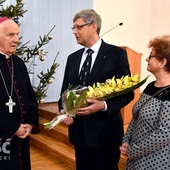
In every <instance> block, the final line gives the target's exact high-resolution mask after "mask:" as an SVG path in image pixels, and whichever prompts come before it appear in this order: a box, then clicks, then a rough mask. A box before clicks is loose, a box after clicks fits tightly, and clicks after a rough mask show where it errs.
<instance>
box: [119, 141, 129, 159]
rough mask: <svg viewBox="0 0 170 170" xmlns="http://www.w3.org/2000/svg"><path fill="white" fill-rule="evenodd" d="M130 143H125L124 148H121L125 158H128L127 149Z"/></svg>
mask: <svg viewBox="0 0 170 170" xmlns="http://www.w3.org/2000/svg"><path fill="white" fill-rule="evenodd" d="M128 145H129V144H128V143H127V142H125V143H123V144H122V146H120V152H121V154H122V155H123V156H124V157H125V158H128V155H127V147H128Z"/></svg>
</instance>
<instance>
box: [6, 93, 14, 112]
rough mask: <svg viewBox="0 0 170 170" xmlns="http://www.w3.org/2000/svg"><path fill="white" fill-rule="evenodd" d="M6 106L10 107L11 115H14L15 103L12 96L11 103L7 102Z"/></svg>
mask: <svg viewBox="0 0 170 170" xmlns="http://www.w3.org/2000/svg"><path fill="white" fill-rule="evenodd" d="M6 106H8V107H9V113H12V112H13V106H15V102H13V101H12V99H11V96H10V97H9V102H6Z"/></svg>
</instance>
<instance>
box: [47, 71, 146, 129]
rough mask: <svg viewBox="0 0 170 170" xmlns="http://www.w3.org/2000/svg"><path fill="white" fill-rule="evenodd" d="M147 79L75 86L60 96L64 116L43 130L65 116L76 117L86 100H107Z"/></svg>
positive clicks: (135, 78) (131, 78) (85, 104)
mask: <svg viewBox="0 0 170 170" xmlns="http://www.w3.org/2000/svg"><path fill="white" fill-rule="evenodd" d="M147 78H148V77H146V78H145V79H144V80H142V81H140V78H139V75H138V74H136V75H134V76H129V75H127V76H123V77H122V78H120V79H118V78H117V79H115V77H113V78H112V79H107V80H106V81H105V82H104V83H99V82H97V83H96V84H93V86H88V87H83V86H80V85H79V86H76V87H73V88H70V89H67V90H66V91H65V92H64V93H63V94H62V103H63V108H64V110H65V112H66V113H65V114H63V115H58V116H56V117H55V118H54V119H52V120H51V121H50V122H47V123H45V124H44V125H45V129H48V130H49V129H52V128H53V127H54V126H56V125H57V124H59V123H60V122H62V121H63V120H64V119H65V118H66V117H67V116H71V117H74V116H76V112H77V109H78V108H80V107H85V106H87V105H88V103H87V99H97V100H107V99H110V98H113V97H116V96H120V95H123V94H126V93H129V92H132V91H134V90H135V89H137V88H139V87H140V86H141V85H143V84H144V83H145V82H146V80H147Z"/></svg>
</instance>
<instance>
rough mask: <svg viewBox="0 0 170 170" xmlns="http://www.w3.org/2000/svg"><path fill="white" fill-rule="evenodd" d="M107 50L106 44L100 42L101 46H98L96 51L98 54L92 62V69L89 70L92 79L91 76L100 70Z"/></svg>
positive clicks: (91, 77) (105, 58) (106, 56)
mask: <svg viewBox="0 0 170 170" xmlns="http://www.w3.org/2000/svg"><path fill="white" fill-rule="evenodd" d="M108 52H109V49H108V48H107V46H105V43H104V42H102V44H101V47H100V49H99V52H98V55H97V57H96V60H95V62H94V65H93V68H92V71H91V75H90V79H91V80H92V79H93V77H95V76H96V74H97V73H98V72H99V71H100V68H101V67H102V65H103V64H104V63H105V61H106V60H107V58H108Z"/></svg>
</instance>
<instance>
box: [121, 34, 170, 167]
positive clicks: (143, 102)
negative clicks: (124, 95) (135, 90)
mask: <svg viewBox="0 0 170 170" xmlns="http://www.w3.org/2000/svg"><path fill="white" fill-rule="evenodd" d="M148 47H149V48H151V53H150V55H149V57H148V58H147V59H146V61H147V62H148V65H147V70H148V71H150V72H151V73H152V74H153V75H154V76H155V78H156V80H155V81H153V82H151V83H149V84H148V86H147V87H146V88H145V90H144V91H143V93H142V95H141V97H140V99H139V100H138V102H137V103H136V104H135V105H134V107H133V118H132V120H131V122H130V124H129V127H128V129H127V132H126V134H125V136H124V138H123V144H122V147H120V150H121V153H122V154H123V155H124V156H126V157H127V164H126V168H125V169H126V170H169V169H170V35H164V36H161V37H156V38H154V39H153V40H151V41H150V42H149V45H148Z"/></svg>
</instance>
